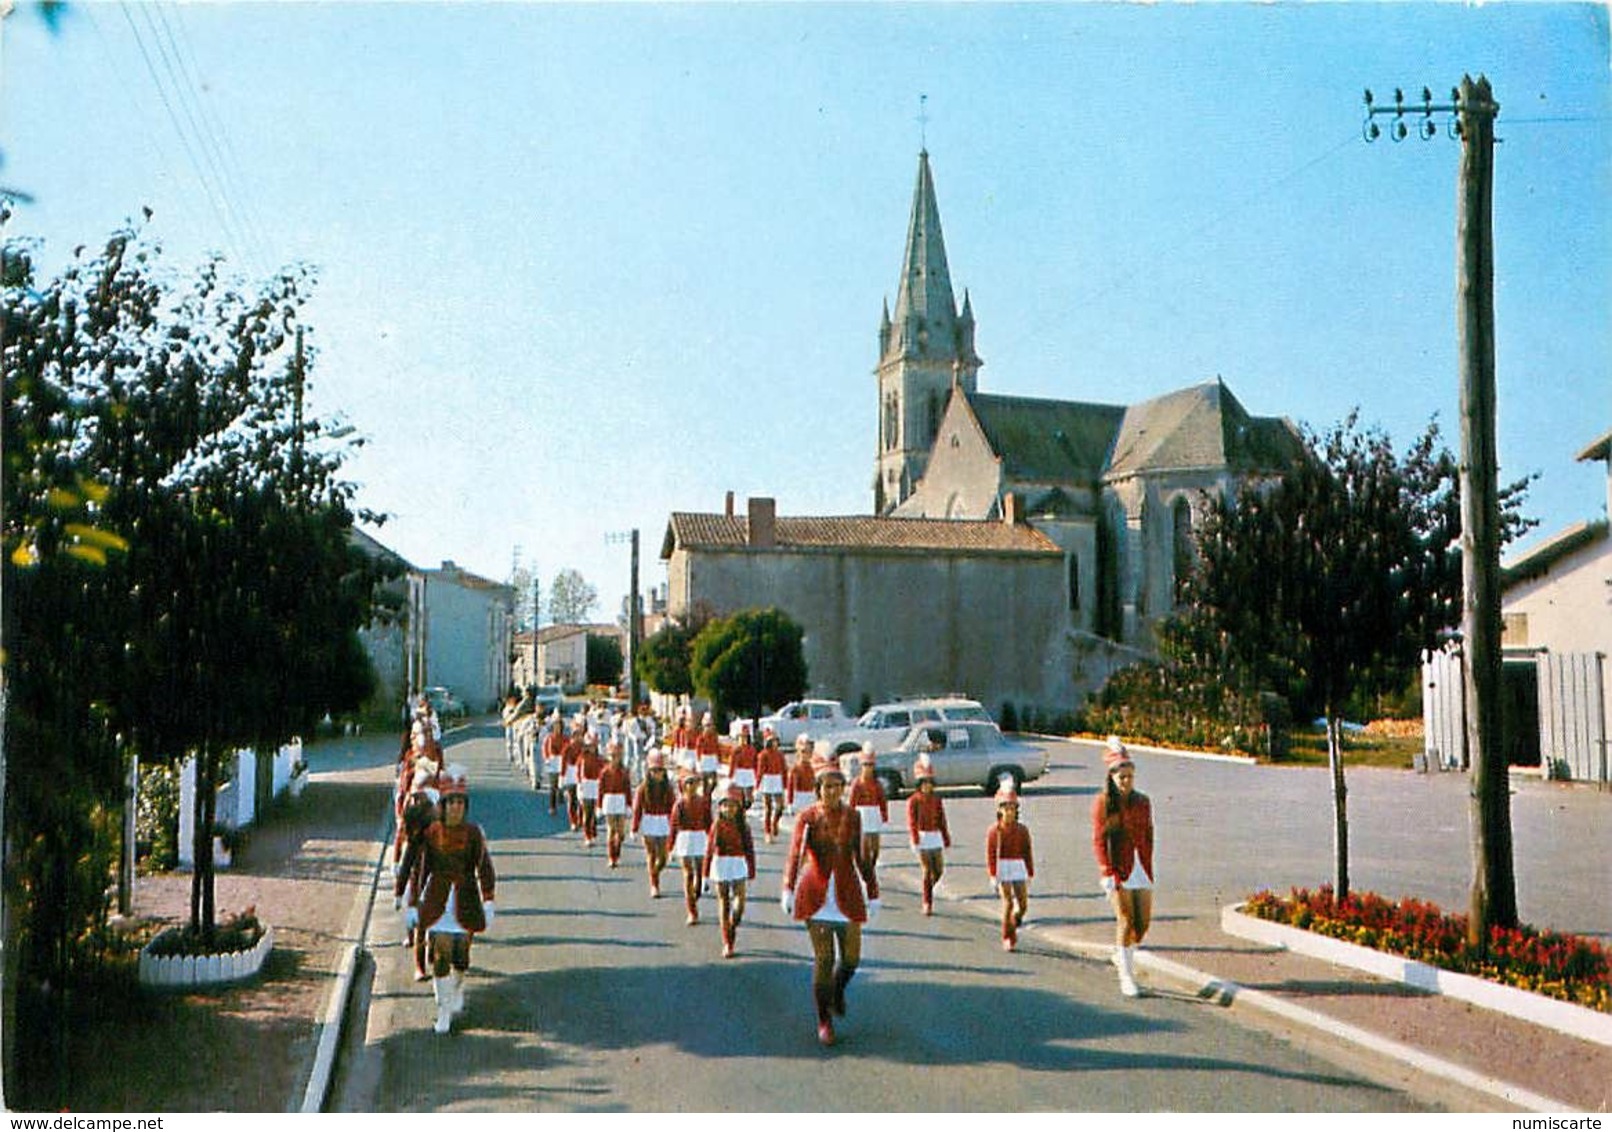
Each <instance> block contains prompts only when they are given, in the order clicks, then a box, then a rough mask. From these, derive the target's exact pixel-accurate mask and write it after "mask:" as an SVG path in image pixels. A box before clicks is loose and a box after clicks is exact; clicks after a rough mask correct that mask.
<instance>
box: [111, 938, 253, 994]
mask: <svg viewBox="0 0 1612 1132" xmlns="http://www.w3.org/2000/svg"><path fill="white" fill-rule="evenodd" d="M273 949H274V928H273V927H265V928H264V929H263V938H262V939H260V940H258V941H257V945H256V946H254V947H253V948H252V949H251V950H249V951H232V952H230V953H229V954H227V955H152V954H151V953H150V952H149V951H146V950H142V951H141V952H140V985H141V986H145V987H157V988H162V989H167V988H172V989H175V990H187V989H190V988H192V987H207V986H218V985H221V984H224V983H235V982H240V981H241V980H242V979H250V978H251V977H252V976H253V975H256V974H257V973H258V971H260V970H261V969H262V967H263V963H264V960H266V959H268V957H269V952H270V951H272V950H273Z"/></svg>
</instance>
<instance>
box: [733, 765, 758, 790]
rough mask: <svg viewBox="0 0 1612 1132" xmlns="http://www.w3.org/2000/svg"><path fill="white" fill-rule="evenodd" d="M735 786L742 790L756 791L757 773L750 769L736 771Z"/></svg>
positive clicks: (734, 774)
mask: <svg viewBox="0 0 1612 1132" xmlns="http://www.w3.org/2000/svg"><path fill="white" fill-rule="evenodd" d="M733 784H734V785H735V786H737V787H738V788H739V789H740V790H754V789H755V788H756V772H755V771H753V770H751V769H750V768H749V767H743V768H741V769H739V770H736V771H734V772H733Z"/></svg>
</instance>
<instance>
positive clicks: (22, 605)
mask: <svg viewBox="0 0 1612 1132" xmlns="http://www.w3.org/2000/svg"><path fill="white" fill-rule="evenodd" d="M4 254H5V260H4V263H5V270H4V279H5V289H4V301H5V308H4V320H5V321H4V330H5V338H4V341H5V356H4V361H5V365H4V372H5V393H6V396H5V453H6V469H5V470H6V476H5V526H4V534H5V570H6V575H5V587H6V593H7V602H6V604H5V622H4V625H5V646H6V653H5V666H6V683H7V691H8V694H9V696H10V700H9V702H8V704H7V708H8V712H7V716H8V727H9V733H8V736H7V751H8V756H9V757H8V761H7V763H6V773H5V782H6V790H7V793H6V799H5V819H6V831H7V835H8V838H7V842H6V849H7V854H6V868H5V876H6V883H7V895H8V905H10V906H11V907H13V908H15V909H17V911H18V913H19V914H18V915H16V916H13V917H12V918H11V920H10V921H9V922H11V923H12V924H13V925H14V928H15V934H14V938H13V941H12V942H14V943H16V944H18V945H20V946H18V947H17V949H16V950H17V956H16V963H17V967H16V969H15V971H8V975H9V974H15V975H16V976H18V977H19V978H18V981H19V982H20V984H21V985H22V987H23V988H24V990H23V993H25V994H26V993H31V991H30V990H29V988H36V987H37V988H45V995H46V997H47V998H48V999H49V1000H50V1001H48V1002H47V1003H46V1004H45V1010H44V1013H45V1014H46V1015H48V1017H49V1019H50V1020H51V1022H50V1025H53V1026H54V1027H55V1029H56V1031H57V1033H56V1034H55V1036H54V1037H51V1038H47V1039H43V1040H41V1041H31V1040H30V1039H29V1038H28V1037H25V1038H24V1043H23V1044H24V1045H25V1047H27V1048H25V1050H23V1051H19V1056H18V1060H17V1061H13V1062H8V1065H7V1069H8V1072H21V1073H22V1078H23V1079H24V1080H30V1079H35V1080H48V1079H49V1078H50V1073H48V1072H46V1073H39V1074H38V1075H37V1077H36V1078H30V1076H29V1074H28V1072H27V1071H26V1069H22V1070H19V1066H20V1065H26V1066H27V1068H29V1069H32V1068H45V1067H51V1068H55V1067H59V1066H61V1065H64V1064H65V1060H64V1059H63V1058H62V1057H61V1056H60V1052H61V1051H60V1049H59V1048H52V1046H53V1043H54V1044H55V1045H59V1043H60V1042H62V1041H65V1018H66V1010H67V997H68V991H69V988H71V987H72V985H73V983H74V976H75V970H74V963H75V948H74V940H75V939H77V938H78V937H79V936H80V935H81V933H82V932H83V930H84V927H85V925H86V924H87V923H91V922H93V921H94V920H95V918H96V917H97V916H98V915H100V914H103V913H104V907H102V905H104V901H103V900H102V899H101V893H102V892H103V891H104V889H105V880H106V878H105V858H106V856H107V853H106V842H107V834H106V832H105V831H107V830H115V829H116V827H117V823H116V822H115V821H114V820H110V819H112V818H115V816H116V809H117V808H118V807H119V806H120V805H121V804H122V798H121V795H120V793H119V791H118V787H119V785H120V784H121V782H122V780H123V770H124V767H125V766H126V759H127V757H128V756H130V755H132V754H138V755H139V756H140V757H141V759H142V761H143V762H145V763H147V764H151V763H160V762H164V761H167V760H170V759H174V758H177V757H179V756H181V755H183V754H186V753H193V754H194V755H195V756H196V759H197V766H198V786H199V789H198V791H197V806H198V812H197V815H196V816H197V818H198V822H197V842H196V846H195V850H196V869H195V872H194V873H193V877H192V904H191V922H192V923H191V926H192V928H193V929H194V930H196V931H198V932H199V933H200V934H202V935H203V936H210V934H211V932H212V930H213V926H214V923H215V918H214V917H215V911H216V910H215V906H214V896H213V870H212V857H211V849H212V837H211V832H212V826H213V817H214V814H213V812H212V803H213V798H214V793H215V791H214V789H213V787H214V786H215V785H216V783H217V781H218V771H219V764H220V760H221V758H222V756H223V754H224V753H225V752H226V751H229V750H233V749H234V748H235V747H239V746H255V745H267V744H271V743H278V742H280V741H283V740H284V739H286V738H288V737H290V736H291V735H292V734H296V733H298V732H302V731H306V729H307V727H308V726H309V725H310V724H311V723H312V722H313V720H315V719H317V718H318V717H319V716H320V715H322V714H323V713H324V712H325V711H331V710H345V709H347V708H348V707H353V706H357V702H358V700H359V699H361V698H362V695H363V694H364V692H365V691H366V690H367V688H368V687H369V686H370V681H371V680H372V679H373V677H372V674H370V673H369V671H368V667H367V662H366V661H365V660H364V657H363V653H362V649H361V647H360V646H359V644H358V640H357V636H356V631H357V629H358V627H359V626H360V625H362V624H363V623H364V622H365V621H366V620H367V618H368V616H369V609H370V599H371V595H372V593H373V589H374V585H375V581H376V578H377V573H378V571H379V570H380V569H381V567H379V566H378V565H376V564H372V563H371V562H370V560H369V559H368V558H367V557H366V556H364V555H363V554H362V553H361V552H359V551H358V550H357V549H356V548H355V547H354V546H353V545H352V544H351V541H350V538H349V535H350V531H351V526H352V520H353V514H352V512H351V510H350V506H349V505H350V501H351V499H352V496H353V488H352V486H351V485H349V484H347V483H345V482H343V481H341V480H340V479H339V476H338V472H339V468H340V464H341V462H342V459H343V457H344V455H345V453H346V451H348V449H349V446H348V445H345V444H334V442H335V441H337V440H339V439H340V430H334V429H331V428H330V427H329V426H327V425H325V424H324V423H323V422H319V421H310V420H305V419H304V416H303V412H302V402H303V393H304V389H305V384H306V382H305V374H306V365H305V357H304V354H303V351H302V350H301V349H296V350H295V352H294V353H293V346H292V343H293V342H294V341H298V342H299V341H300V339H298V336H297V334H296V331H297V326H298V312H299V310H300V308H301V305H302V301H303V295H304V292H305V290H306V287H307V286H308V284H309V282H310V278H309V276H308V274H307V273H306V272H305V271H300V270H298V271H290V272H286V273H284V274H283V275H282V276H280V277H279V278H277V279H275V280H272V281H269V282H268V283H266V284H264V285H262V286H261V287H259V288H258V289H257V290H256V291H255V292H252V291H248V290H247V289H245V288H242V287H239V286H237V285H234V284H231V283H228V282H226V281H225V280H224V279H223V278H222V276H221V272H220V265H219V263H218V262H217V261H214V262H212V263H209V264H207V265H205V266H204V267H203V268H202V269H201V270H200V271H199V272H197V273H196V275H195V277H194V278H193V279H191V280H190V281H189V283H188V285H187V286H185V287H182V288H181V287H178V286H176V285H175V284H174V282H173V281H172V280H173V276H172V274H171V273H170V272H167V271H165V270H164V269H162V268H161V266H160V249H159V248H157V247H155V246H151V245H147V244H145V243H143V242H142V241H141V240H140V239H139V237H138V235H137V233H136V232H134V231H133V230H124V231H121V232H118V233H115V234H114V236H113V237H112V239H111V240H109V241H108V243H107V245H106V246H105V249H104V250H103V251H102V252H100V253H99V254H97V255H95V256H93V257H91V258H87V259H86V258H85V257H84V256H83V255H82V253H80V254H79V255H77V256H75V258H74V260H73V262H72V263H71V264H70V265H69V266H68V267H67V268H66V269H65V270H64V272H63V273H62V274H61V276H60V277H58V278H57V279H54V280H50V281H44V282H41V281H37V280H36V279H35V278H34V269H33V265H32V262H31V259H30V256H29V252H28V249H27V247H26V246H25V245H23V244H21V243H20V242H19V241H12V240H9V239H8V240H7V241H6V244H5V252H4ZM14 850H15V851H14ZM11 955H12V949H10V948H8V960H10V958H11ZM8 981H9V980H8ZM46 1028H47V1029H49V1028H50V1026H47V1027H46ZM22 1029H23V1030H24V1032H25V1034H27V1033H28V1031H29V1028H28V1027H23V1028H22ZM35 1056H37V1057H39V1058H40V1059H41V1060H39V1061H38V1062H37V1063H32V1062H30V1060H29V1059H30V1058H31V1057H35ZM57 1088H58V1091H60V1088H61V1085H60V1084H58V1086H57ZM52 1099H54V1098H52Z"/></svg>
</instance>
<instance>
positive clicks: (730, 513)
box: [722, 491, 733, 519]
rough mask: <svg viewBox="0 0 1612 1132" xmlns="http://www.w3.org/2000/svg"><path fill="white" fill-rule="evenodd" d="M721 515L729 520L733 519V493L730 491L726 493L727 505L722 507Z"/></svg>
mask: <svg viewBox="0 0 1612 1132" xmlns="http://www.w3.org/2000/svg"><path fill="white" fill-rule="evenodd" d="M722 513H723V514H724V515H726V516H727V517H728V518H730V519H731V518H733V492H731V491H730V492H728V500H727V503H726V504H724V505H723V508H722Z"/></svg>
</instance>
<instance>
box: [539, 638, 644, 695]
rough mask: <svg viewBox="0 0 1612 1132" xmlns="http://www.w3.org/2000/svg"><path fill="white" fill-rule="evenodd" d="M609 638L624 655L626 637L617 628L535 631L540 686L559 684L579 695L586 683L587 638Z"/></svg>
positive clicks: (625, 651) (625, 652) (625, 653)
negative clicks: (575, 691) (619, 646)
mask: <svg viewBox="0 0 1612 1132" xmlns="http://www.w3.org/2000/svg"><path fill="white" fill-rule="evenodd" d="M589 637H610V638H612V639H614V640H615V641H617V642H618V643H619V644H620V645H621V652H622V656H623V657H625V656H626V655H627V634H626V632H625V631H624V630H623V629H622V628H621V627H620V626H619V625H606V624H578V625H546V626H544V627H543V628H541V629H539V630H538V631H537V671H538V673H539V674H540V675H541V677H542V679H540V680H538V681H537V683H539V684H559V685H561V686H563V687H565V688H566V689H569V690H578V691H580V690H581V689H582V687H583V686H584V685H585V684H586V683H587V682H588V638H589Z"/></svg>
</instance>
